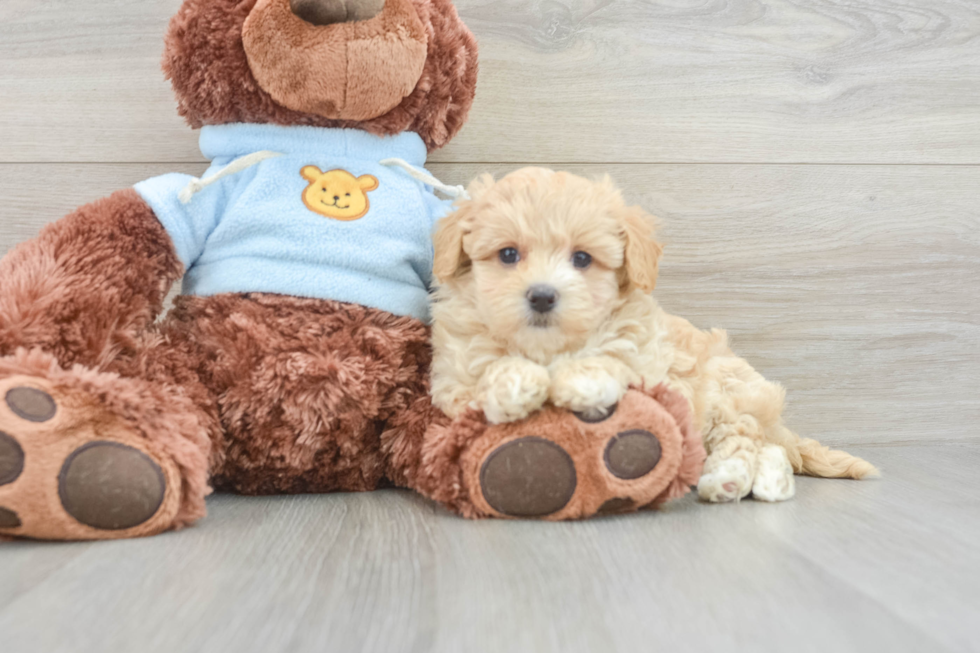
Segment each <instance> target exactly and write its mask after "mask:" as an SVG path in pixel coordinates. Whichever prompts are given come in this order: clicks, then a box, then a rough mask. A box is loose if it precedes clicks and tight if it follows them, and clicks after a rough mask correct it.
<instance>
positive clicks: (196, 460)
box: [0, 0, 704, 540]
mask: <svg viewBox="0 0 980 653" xmlns="http://www.w3.org/2000/svg"><path fill="white" fill-rule="evenodd" d="M346 1H347V2H351V1H356V0H346ZM404 1H405V2H411V5H412V6H413V7H414V9H415V12H416V14H417V17H418V19H419V21H420V24H421V26H422V28H423V30H424V36H425V39H426V43H427V55H426V59H425V62H424V66H423V67H422V70H421V73H420V77H419V80H418V83H417V85H416V86H415V88H414V90H412V92H411V93H409V94H408V95H407V96H405V97H404V98H403V99H402V101H401V102H400V103H398V104H397V106H394V107H393V108H391V109H390V110H388V111H386V112H385V113H383V114H381V115H379V116H377V117H374V118H370V119H367V120H361V121H351V120H344V119H337V118H332V117H329V116H330V114H331V113H332V112H333V109H332V108H330V107H326V108H325V109H324V111H323V112H321V113H304V112H298V111H295V110H292V109H289V108H286V107H285V106H283V105H282V104H280V103H279V102H277V101H275V100H274V99H273V98H272V97H271V95H270V94H269V93H268V92H267V91H266V90H264V89H263V87H262V86H261V85H260V84H259V83H258V82H257V81H256V79H255V76H254V75H253V72H252V69H251V67H250V63H249V60H248V56H247V53H246V49H245V45H244V42H243V36H242V35H243V32H244V29H245V25H246V22H247V19H248V17H249V15H250V13H251V12H252V10H253V9H254V8H255V7H256V6H257V5H258V4H260V3H264V4H266V5H268V4H269V3H273V2H279V3H285V4H288V0H186V1H185V3H184V5H183V6H182V7H181V9H180V10H179V12H178V14H177V15H176V16H175V17H174V19H173V21H172V23H171V26H170V30H169V33H168V35H167V38H166V50H165V54H164V70H165V71H166V74H167V76H168V78H169V79H170V80H171V82H172V84H173V87H174V90H175V92H176V95H177V100H178V107H179V111H180V113H181V115H183V116H184V118H185V119H186V120H187V122H188V123H189V124H190V125H191V126H192V127H201V126H204V125H222V124H227V123H234V122H245V123H264V124H276V125H284V126H315V127H332V128H344V129H358V130H363V131H366V132H369V133H371V134H375V135H381V136H386V135H395V134H398V133H401V132H403V131H413V132H416V133H418V134H419V136H420V137H421V138H422V140H423V141H424V143H425V145H426V147H427V148H428V149H429V150H430V151H431V150H434V149H437V148H439V147H442V146H443V145H445V144H446V143H447V142H449V140H450V139H451V138H452V137H453V136H454V135H455V134H456V133H457V132H458V130H459V129H460V128H461V127H462V125H463V123H464V122H465V119H466V116H467V114H468V111H469V109H470V106H471V105H472V102H473V97H474V94H475V86H476V75H477V62H476V42H475V40H474V38H473V36H472V35H471V34H470V32H469V31H468V30H467V29H466V27H465V25H464V24H463V23H462V22H461V21H460V20H459V17H458V16H457V14H456V11H455V9H454V8H453V6H452V4H451V3H450V2H449V0H404ZM379 20H380V19H379ZM383 36H384V35H383V34H382V35H381V38H380V40H381V41H383V40H384V39H383ZM362 45H363V44H362ZM349 81H350V80H336V82H337V83H338V84H341V83H349ZM184 272H185V270H184V269H183V265H182V263H181V261H180V259H179V258H178V256H177V254H176V251H175V247H174V244H173V242H172V241H171V239H170V237H169V236H168V233H167V231H166V230H165V229H164V227H163V226H162V225H161V222H160V221H159V219H158V218H157V216H156V215H155V214H154V212H153V210H152V209H151V208H150V206H149V205H148V204H147V203H146V201H144V200H143V199H142V197H141V195H139V194H138V193H137V192H136V191H135V190H132V189H129V190H122V191H119V192H117V193H115V194H113V195H111V196H109V197H107V198H105V199H101V200H98V201H96V202H94V203H92V204H89V205H87V206H83V207H81V208H79V209H78V210H76V211H75V212H73V213H72V214H70V215H68V216H67V217H65V218H63V219H61V220H59V221H57V222H55V223H52V224H50V225H48V226H47V227H45V228H44V229H43V230H42V231H41V233H40V235H39V236H38V237H37V238H35V239H34V240H31V241H28V242H25V243H22V244H21V245H19V246H18V247H16V248H15V249H13V250H12V251H11V252H10V253H9V254H8V255H7V256H5V257H4V258H3V259H2V260H0V399H2V398H4V397H6V401H0V517H2V518H3V519H0V534H3V535H14V536H22V537H35V538H45V539H67V540H85V539H112V538H125V537H135V536H143V535H150V534H154V533H157V532H161V531H163V530H167V529H172V528H180V527H182V526H186V525H188V524H191V523H193V522H194V521H196V520H198V519H200V518H201V517H202V516H203V515H204V514H205V502H204V499H205V496H206V495H207V494H208V493H209V492H210V491H211V488H214V489H217V490H224V491H232V492H238V493H242V494H252V495H256V494H274V493H314V492H332V491H365V490H372V489H375V488H379V487H388V486H402V487H409V488H414V489H417V490H418V491H420V492H422V493H423V494H425V495H426V496H429V497H432V498H434V499H436V500H439V501H441V502H442V503H443V504H444V505H446V506H447V507H448V508H450V509H453V510H455V511H457V512H459V513H461V514H464V515H466V516H470V517H480V516H488V515H490V514H492V512H491V511H488V510H486V509H481V508H480V506H479V505H477V504H478V502H474V499H473V498H472V497H470V496H469V495H468V492H469V490H467V489H466V488H465V487H464V486H465V485H466V484H467V481H466V479H465V477H466V475H467V474H470V475H472V468H473V464H476V462H479V461H476V462H473V461H470V462H471V463H472V464H470V471H467V470H466V469H464V467H465V465H466V464H467V459H466V455H467V454H466V452H467V447H468V446H469V445H471V444H472V443H473V441H474V439H476V438H479V437H486V436H487V433H488V427H487V426H486V423H485V422H482V421H481V418H480V416H474V415H470V416H467V417H466V418H465V420H464V421H463V422H461V423H459V424H455V425H453V424H450V423H449V420H448V419H447V418H446V417H445V416H444V415H442V414H441V413H440V412H439V411H438V410H436V409H435V408H433V406H432V405H431V402H430V399H429V395H428V390H429V388H428V370H429V365H430V362H431V350H430V344H429V337H430V331H429V328H428V326H427V325H426V324H425V323H423V322H422V321H420V320H419V319H416V318H413V317H405V316H398V315H394V314H391V313H388V312H385V311H382V310H379V309H374V308H369V307H365V306H360V305H355V304H348V303H342V302H337V301H329V300H322V299H306V298H301V297H292V296H285V295H276V294H265V293H233V294H221V295H215V296H209V297H201V296H181V297H178V298H177V299H176V301H175V305H174V308H173V310H172V311H170V313H169V314H168V315H167V316H166V317H165V318H163V319H162V320H159V321H158V319H159V318H160V316H161V313H162V311H163V302H164V299H165V297H166V296H167V293H168V291H169V289H170V287H171V286H172V284H173V283H174V282H175V281H177V280H178V279H180V278H181V277H182V276H183V274H184ZM24 388H27V389H28V390H29V391H30V392H33V393H35V395H36V396H37V395H38V393H40V395H39V396H41V397H42V398H43V397H47V398H49V399H51V401H52V402H53V403H54V404H55V405H56V411H55V412H54V413H53V415H54V417H51V416H50V415H43V416H40V417H39V416H38V415H36V414H33V413H31V410H34V409H36V406H35V408H31V407H30V406H28V410H27V412H26V413H25V412H24V410H23V407H22V406H21V407H18V405H17V402H12V401H11V396H12V395H11V394H10V393H11V392H12V391H15V390H18V389H21V390H23V389H24ZM649 397H650V398H651V399H652V402H648V403H651V404H652V403H655V402H659V404H658V407H657V408H656V410H660V411H661V412H663V415H665V416H666V417H662V419H663V420H665V421H664V424H665V425H668V426H667V427H666V428H667V429H668V430H669V431H670V432H671V434H672V437H674V439H675V440H676V443H681V442H682V441H683V445H681V444H676V446H677V447H681V446H683V449H684V452H685V453H684V457H685V458H684V461H683V463H682V464H681V463H678V464H679V465H680V467H681V469H680V471H679V472H678V474H677V478H676V479H669V478H668V479H664V483H663V484H664V487H663V488H659V487H658V489H657V493H658V494H659V497H655V496H649V497H646V498H645V499H644V503H650V504H651V505H652V504H656V503H657V502H658V501H661V500H664V499H666V498H671V497H675V496H678V495H680V494H682V493H684V492H686V491H687V489H688V488H689V486H690V484H691V483H693V482H694V481H695V480H696V478H697V470H695V469H694V468H697V469H700V464H701V461H702V460H703V457H704V452H703V449H700V442H699V440H698V438H697V437H696V435H693V436H692V433H693V431H692V430H691V429H690V419H689V417H687V416H686V413H685V412H684V411H682V410H681V409H680V408H679V407H680V406H681V405H686V404H684V402H683V400H682V399H680V398H677V397H674V398H671V396H670V393H669V392H666V391H663V390H657V391H654V392H652V394H650V395H649ZM644 401H646V399H645V400H644ZM42 403H43V402H42ZM664 407H666V408H664ZM25 415H26V417H25ZM542 419H546V421H547V420H550V421H548V424H545V425H544V430H548V431H561V430H562V428H564V427H562V424H565V425H566V426H567V425H568V424H569V423H570V422H572V423H574V422H575V418H574V417H571V416H570V415H569V414H567V413H565V414H554V415H550V414H549V415H548V416H546V417H545V418H542ZM658 419H661V418H658ZM535 428H536V429H540V428H542V425H538V426H537V427H535ZM577 428H578V427H575V428H573V429H571V430H570V431H569V432H570V433H571V432H575V433H577V432H578V431H577V430H575V429H577ZM100 442H110V443H114V445H120V446H125V447H128V448H129V449H128V450H129V451H131V452H132V451H135V452H137V458H139V457H140V456H142V457H149V459H151V460H152V461H154V462H155V463H156V465H157V466H158V468H159V469H160V474H161V477H160V478H161V479H165V480H166V481H167V482H166V484H165V485H166V487H165V491H164V493H163V494H162V495H161V496H160V497H159V508H153V509H154V510H156V512H155V513H153V517H152V519H149V518H148V521H143V522H141V523H138V524H136V523H129V522H125V520H122V521H120V522H119V523H118V524H115V523H114V522H112V518H113V517H112V515H111V514H110V515H109V516H108V517H106V519H108V520H109V521H108V522H106V523H110V526H99V527H95V526H92V525H91V524H88V523H82V522H81V521H79V520H78V519H75V518H73V517H72V516H71V515H68V514H66V512H65V509H64V506H65V505H67V504H66V501H67V499H66V496H65V493H66V492H67V491H66V490H65V489H64V487H65V486H64V477H65V474H66V470H68V463H67V462H64V461H66V460H71V458H72V456H73V455H74V454H73V452H77V451H79V449H78V448H79V447H80V446H84V445H85V444H86V443H89V444H91V443H100ZM576 446H577V445H576ZM583 446H584V445H583ZM590 446H591V445H590ZM671 446H674V445H671ZM572 448H574V446H573V447H572ZM63 463H64V465H63ZM21 468H23V470H22V471H20V470H21ZM59 470H61V471H60V474H61V476H60V477H59ZM8 472H9V473H8ZM100 473H106V474H110V475H111V474H113V473H114V470H113V469H103V470H101V471H100ZM5 474H7V475H8V476H10V477H11V478H13V480H3V477H4V476H5ZM18 474H19V476H18ZM59 478H60V479H61V480H60V481H59V480H58V479H59ZM100 478H101V477H100ZM58 483H62V485H58ZM105 483H106V487H109V486H111V485H112V479H111V478H108V477H106V479H105ZM470 486H472V482H470ZM95 491H96V494H95V495H86V500H87V501H94V502H95V503H94V504H93V505H104V504H105V501H106V500H108V499H107V498H106V497H107V496H108V495H106V496H102V495H99V494H98V491H101V490H100V489H99V487H96V489H95ZM105 492H109V490H105ZM651 492H652V490H651ZM600 494H601V493H600ZM93 497H94V498H93ZM70 498H71V497H68V499H70ZM151 498H152V497H151ZM607 498H608V497H606V496H601V497H600V496H598V495H596V496H594V497H592V498H591V499H589V500H590V501H591V502H592V503H594V504H596V505H595V506H593V508H592V509H591V512H592V513H594V512H596V509H597V508H598V507H599V504H600V503H602V504H603V505H605V504H606V503H608V502H607V501H606V499H607ZM654 499H655V500H654ZM154 500H155V498H154ZM100 501H101V502H102V503H101V504H100V503H99V502H100ZM69 503H70V502H69ZM590 505H591V504H590ZM616 505H618V504H616ZM630 506H632V507H633V508H640V507H643V506H642V505H633V504H632V503H631V504H630ZM109 512H110V513H111V510H110V511H109ZM586 512H588V511H586ZM148 514H150V513H148ZM574 516H587V514H586V513H584V512H581V511H580V514H576V515H574Z"/></svg>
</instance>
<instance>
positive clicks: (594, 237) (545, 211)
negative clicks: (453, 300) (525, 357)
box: [434, 168, 662, 354]
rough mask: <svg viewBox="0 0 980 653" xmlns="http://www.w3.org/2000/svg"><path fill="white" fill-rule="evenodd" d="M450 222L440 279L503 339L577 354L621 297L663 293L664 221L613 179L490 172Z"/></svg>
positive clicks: (438, 263)
mask: <svg viewBox="0 0 980 653" xmlns="http://www.w3.org/2000/svg"><path fill="white" fill-rule="evenodd" d="M470 194H471V196H472V197H473V199H471V200H468V201H465V202H462V203H460V205H459V206H458V209H457V210H456V212H454V213H453V214H451V215H449V216H447V217H446V218H445V219H444V220H442V221H441V222H440V224H439V226H438V228H437V230H436V235H435V250H436V252H435V269H434V272H435V276H436V278H437V280H438V281H439V282H440V284H442V286H443V288H444V289H443V290H441V291H440V292H441V293H443V294H444V295H445V294H446V293H448V294H455V295H464V296H467V297H469V298H470V300H471V302H472V306H473V310H474V311H475V312H476V314H477V319H478V320H479V321H480V322H481V323H483V324H485V325H486V326H487V328H488V330H489V331H490V332H491V333H492V334H493V335H494V336H495V337H497V338H501V339H505V340H506V341H507V342H508V343H512V344H514V345H516V346H517V347H518V348H520V349H522V350H536V351H539V352H541V353H543V354H547V353H549V352H550V353H556V352H559V351H565V350H572V349H575V348H576V347H579V346H581V345H582V344H584V341H585V339H586V338H587V337H588V335H589V334H590V333H592V332H594V331H595V330H596V329H597V328H598V327H599V325H600V324H601V323H602V322H603V321H604V320H606V319H607V318H608V317H609V316H610V315H611V313H612V312H613V310H614V309H615V307H616V306H617V304H618V303H619V301H620V300H621V298H623V297H625V296H627V295H628V294H630V293H632V292H634V291H635V290H637V289H639V290H642V291H644V292H650V291H652V290H653V288H654V285H655V284H656V279H657V265H658V260H659V258H660V253H661V250H662V248H661V245H660V244H659V243H658V242H657V241H656V240H654V235H653V234H654V228H655V226H654V221H653V218H652V217H651V216H649V215H648V214H646V213H645V212H643V211H642V210H641V209H639V208H637V207H628V206H626V205H625V203H624V202H623V198H622V195H621V194H620V192H619V190H617V189H616V187H615V186H614V185H613V183H612V182H611V181H610V180H609V179H608V178H606V179H603V180H600V181H589V180H587V179H583V178H582V177H577V176H575V175H572V174H569V173H565V172H552V171H550V170H545V169H541V168H525V169H523V170H518V171H517V172H514V173H511V174H510V175H507V176H506V177H504V178H503V179H501V180H500V181H498V182H494V181H493V179H492V178H491V177H490V176H489V175H486V176H484V177H482V178H480V179H478V180H477V181H475V182H474V183H473V184H472V185H471V187H470Z"/></svg>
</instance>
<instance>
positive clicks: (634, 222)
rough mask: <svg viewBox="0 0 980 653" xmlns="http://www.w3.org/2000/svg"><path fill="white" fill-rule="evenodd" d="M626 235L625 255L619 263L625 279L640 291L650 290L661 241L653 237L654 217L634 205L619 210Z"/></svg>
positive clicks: (658, 265)
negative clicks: (623, 260)
mask: <svg viewBox="0 0 980 653" xmlns="http://www.w3.org/2000/svg"><path fill="white" fill-rule="evenodd" d="M620 221H621V224H622V226H623V234H624V236H625V237H626V256H625V259H626V260H625V262H624V263H623V266H624V267H625V268H626V276H627V278H628V279H629V282H630V283H631V284H632V285H634V286H636V287H637V288H640V289H641V290H643V291H644V292H653V289H654V288H655V287H656V285H657V274H658V273H659V268H660V255H661V254H662V253H663V251H664V248H663V245H661V244H660V243H658V242H657V241H656V239H654V232H655V231H656V219H655V218H654V217H653V216H652V215H650V214H649V213H647V212H646V211H644V210H643V209H641V208H640V207H638V206H632V207H629V208H627V209H624V210H623V213H622V216H621V218H620Z"/></svg>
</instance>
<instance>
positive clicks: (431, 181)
mask: <svg viewBox="0 0 980 653" xmlns="http://www.w3.org/2000/svg"><path fill="white" fill-rule="evenodd" d="M381 165H383V166H388V167H389V168H392V167H398V168H401V169H402V170H404V171H405V172H406V174H408V176H409V177H411V178H412V179H414V180H416V181H421V182H422V183H423V184H426V185H428V186H432V187H433V188H435V189H436V190H437V191H439V192H440V193H442V194H443V195H446V196H447V197H451V198H453V199H454V200H456V199H464V200H468V199H470V194H469V193H467V192H466V189H465V188H463V187H462V186H447V185H446V184H444V183H442V182H441V181H439V180H438V179H436V178H435V177H433V176H432V175H430V174H427V173H425V172H424V171H422V170H419V169H418V168H416V167H415V166H413V165H412V164H410V163H408V162H407V161H404V160H403V159H382V161H381Z"/></svg>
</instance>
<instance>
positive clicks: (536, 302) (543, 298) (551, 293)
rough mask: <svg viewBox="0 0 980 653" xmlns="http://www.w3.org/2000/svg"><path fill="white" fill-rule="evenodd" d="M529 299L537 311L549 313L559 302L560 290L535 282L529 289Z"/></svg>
mask: <svg viewBox="0 0 980 653" xmlns="http://www.w3.org/2000/svg"><path fill="white" fill-rule="evenodd" d="M527 301H528V303H529V304H530V305H531V308H532V309H534V311H535V312H537V313H547V312H549V311H551V310H552V309H553V308H554V307H555V304H556V303H558V291H557V290H555V289H554V287H553V286H546V285H544V284H535V285H533V286H531V287H530V288H528V290H527Z"/></svg>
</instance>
